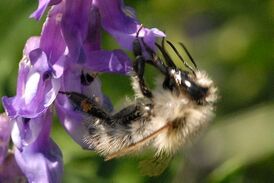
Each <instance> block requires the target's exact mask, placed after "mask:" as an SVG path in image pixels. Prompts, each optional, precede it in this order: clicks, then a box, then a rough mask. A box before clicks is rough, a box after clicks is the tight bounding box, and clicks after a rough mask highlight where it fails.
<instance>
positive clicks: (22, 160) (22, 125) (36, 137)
mask: <svg viewBox="0 0 274 183" xmlns="http://www.w3.org/2000/svg"><path fill="white" fill-rule="evenodd" d="M51 119H52V113H51V112H50V110H47V111H45V112H44V113H42V114H41V115H40V116H39V117H37V118H32V119H28V118H18V119H16V123H15V126H14V128H13V131H12V140H13V142H14V144H15V146H16V148H15V158H16V162H17V164H18V166H19V167H20V168H21V170H22V172H23V173H24V175H25V176H26V177H27V179H28V181H29V182H49V183H54V182H61V177H62V174H63V160H62V153H61V151H60V149H59V148H58V146H57V145H56V144H55V143H54V142H53V141H52V140H51V138H50V128H51Z"/></svg>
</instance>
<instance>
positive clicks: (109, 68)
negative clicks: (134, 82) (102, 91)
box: [84, 50, 132, 74]
mask: <svg viewBox="0 0 274 183" xmlns="http://www.w3.org/2000/svg"><path fill="white" fill-rule="evenodd" d="M87 60H88V62H86V63H85V64H84V66H85V67H87V68H88V69H89V70H91V71H94V72H114V73H122V74H127V73H129V71H131V70H132V66H131V61H130V59H129V57H128V56H127V55H126V54H125V53H124V52H123V51H122V50H114V51H105V50H99V51H93V52H90V53H88V55H87Z"/></svg>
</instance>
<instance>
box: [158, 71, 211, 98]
mask: <svg viewBox="0 0 274 183" xmlns="http://www.w3.org/2000/svg"><path fill="white" fill-rule="evenodd" d="M163 88H164V89H168V90H170V91H171V92H173V93H174V94H176V95H187V96H188V97H189V98H190V99H192V100H194V101H196V102H197V103H203V101H205V97H206V96H207V95H208V91H209V87H208V86H203V85H201V84H200V83H198V82H197V78H196V76H195V75H193V74H192V73H189V72H187V71H182V70H181V69H178V68H175V69H174V68H169V69H168V74H167V75H166V77H165V80H164V82H163Z"/></svg>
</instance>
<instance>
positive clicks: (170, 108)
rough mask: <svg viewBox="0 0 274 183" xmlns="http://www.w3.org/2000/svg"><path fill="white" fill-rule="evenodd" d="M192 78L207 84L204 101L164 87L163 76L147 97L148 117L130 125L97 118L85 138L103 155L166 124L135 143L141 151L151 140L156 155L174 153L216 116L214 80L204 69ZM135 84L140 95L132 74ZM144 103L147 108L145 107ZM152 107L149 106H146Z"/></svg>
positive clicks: (141, 96)
mask: <svg viewBox="0 0 274 183" xmlns="http://www.w3.org/2000/svg"><path fill="white" fill-rule="evenodd" d="M192 80H193V81H194V82H195V83H196V84H198V85H200V86H203V87H207V88H208V94H207V96H206V98H205V101H206V102H207V103H206V104H205V105H198V104H197V103H196V102H195V101H193V99H191V98H190V97H189V96H188V95H187V94H184V93H183V94H181V95H179V96H177V95H175V94H173V93H172V92H170V91H169V90H165V89H163V87H162V82H160V80H159V81H158V82H157V87H156V89H155V90H153V91H152V93H153V99H151V100H150V99H145V100H147V101H145V102H148V103H149V102H151V103H152V104H153V111H152V115H150V114H145V115H147V117H148V118H147V119H143V120H142V121H136V122H133V123H130V125H129V126H128V127H126V126H124V125H120V124H116V125H114V126H108V125H106V124H102V122H100V121H98V124H94V127H95V128H96V130H95V133H94V135H90V134H88V135H86V136H85V139H84V140H85V141H86V142H87V143H88V144H90V146H91V147H92V148H94V150H95V151H97V152H99V153H100V154H102V155H103V156H107V155H109V154H112V153H115V152H117V151H119V150H121V149H123V148H126V147H128V146H129V145H131V144H134V143H137V142H139V141H141V140H142V139H144V138H146V137H147V136H149V135H150V134H152V133H153V132H155V131H157V130H158V129H160V128H161V127H163V126H165V125H169V126H168V129H167V130H166V131H163V132H161V133H159V134H158V135H157V136H156V137H155V138H153V139H152V140H149V141H147V142H146V143H145V144H144V145H142V146H140V147H139V146H136V149H135V151H138V150H140V149H142V148H143V147H145V146H146V145H148V144H150V145H152V147H154V148H155V149H156V155H160V154H162V153H165V154H173V153H174V152H176V151H177V150H178V149H179V148H180V147H181V146H182V145H184V144H185V143H186V142H187V141H189V139H191V138H192V137H193V136H195V135H196V134H197V133H198V132H199V131H200V130H201V129H202V128H203V127H205V126H206V125H207V124H208V122H209V121H210V120H211V119H212V117H213V110H214V106H213V105H214V103H215V102H216V100H217V89H216V87H215V86H214V85H213V81H212V80H211V79H209V78H208V76H207V75H206V73H205V72H200V71H197V72H196V77H194V76H193V77H192ZM132 87H133V89H134V91H135V96H136V98H137V99H140V98H141V99H143V98H144V96H143V94H142V92H141V90H140V88H139V83H138V77H136V76H134V75H133V76H132ZM146 107H147V106H145V107H144V110H146ZM147 110H148V111H149V109H147Z"/></svg>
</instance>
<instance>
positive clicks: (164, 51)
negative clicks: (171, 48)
mask: <svg viewBox="0 0 274 183" xmlns="http://www.w3.org/2000/svg"><path fill="white" fill-rule="evenodd" d="M155 45H156V46H157V47H158V49H159V50H160V51H161V53H162V54H163V56H164V58H165V60H166V62H167V65H168V66H169V67H172V68H176V65H175V64H174V62H173V61H172V59H171V57H170V56H169V54H168V53H167V51H166V48H165V38H163V39H162V43H161V45H159V44H158V43H155Z"/></svg>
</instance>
